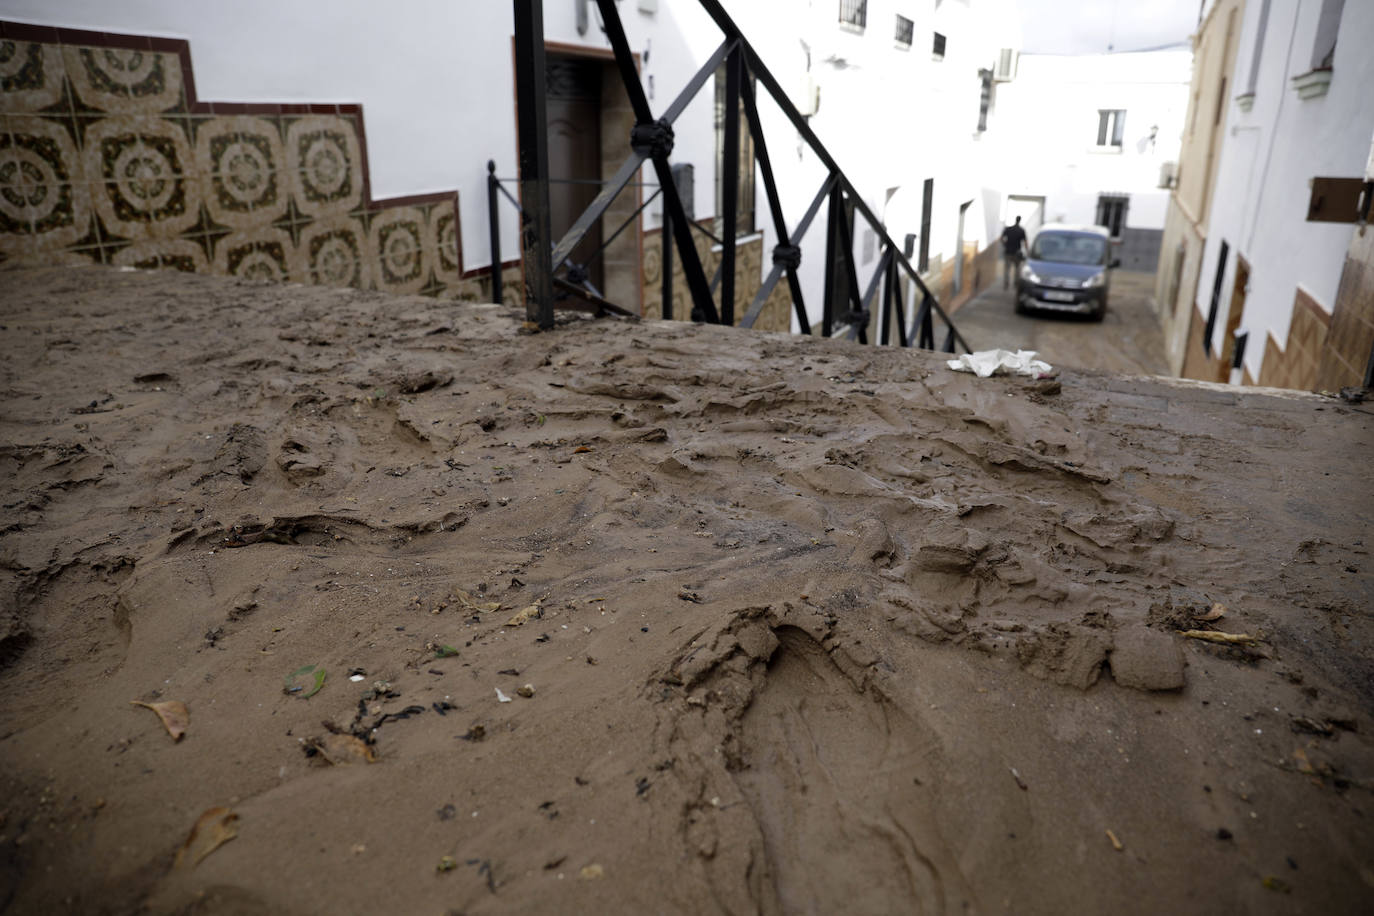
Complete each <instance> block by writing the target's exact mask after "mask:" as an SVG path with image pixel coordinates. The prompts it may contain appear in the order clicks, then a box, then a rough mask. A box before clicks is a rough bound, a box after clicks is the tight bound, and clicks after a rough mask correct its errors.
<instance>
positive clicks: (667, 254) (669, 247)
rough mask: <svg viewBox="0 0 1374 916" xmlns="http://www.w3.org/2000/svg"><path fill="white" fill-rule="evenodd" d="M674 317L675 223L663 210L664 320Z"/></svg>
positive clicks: (665, 208) (664, 209)
mask: <svg viewBox="0 0 1374 916" xmlns="http://www.w3.org/2000/svg"><path fill="white" fill-rule="evenodd" d="M672 317H673V221H672V220H670V219H668V208H667V207H664V208H663V318H664V320H665V321H670V320H672Z"/></svg>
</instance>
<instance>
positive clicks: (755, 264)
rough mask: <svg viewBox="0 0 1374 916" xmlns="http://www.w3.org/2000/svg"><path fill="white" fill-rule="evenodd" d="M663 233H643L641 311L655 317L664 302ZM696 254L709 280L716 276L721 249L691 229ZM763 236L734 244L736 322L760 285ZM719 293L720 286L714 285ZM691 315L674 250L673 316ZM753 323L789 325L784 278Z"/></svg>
mask: <svg viewBox="0 0 1374 916" xmlns="http://www.w3.org/2000/svg"><path fill="white" fill-rule="evenodd" d="M662 239H663V235H662V230H659V229H650V230H648V231H646V232H645V233H644V248H643V260H642V262H641V263H642V270H641V272H640V276H641V279H642V281H643V285H644V292H643V301H644V315H645V317H648V318H658V317H659V316H661V315H662V314H663V313H662V303H663V285H662V284H663V281H662V277H663V241H662ZM692 240H693V242H695V245H696V249H697V256H698V257H699V258H701V266H702V268H703V269H704V270H705V271H706V277H707V279H708V280H709V279H710V278H712V277H714V276H715V273H716V268H717V267H718V266H719V265H720V252H718V251H714V252H713V251H712V250H711V240H710V239H709V238H707V237H706V236H705V235H704V234H703V233H699V232H697V233H693V234H692ZM762 257H763V239H762V237H758V236H756V237H754V238H752V239H747V240H745V241H743V242H740V243H739V244H738V245H737V246H736V247H735V321H736V323H738V322H739V320H740V319H741V318H743V317H744V313H745V312H746V311H747V310H748V309H749V304H750V303H751V302H753V301H754V296H755V294H757V293H758V291H759V287H760V286H762V285H763V280H762V277H761V271H762V265H761V259H762ZM717 293H719V289H717ZM691 317H692V295H691V293H690V292H688V290H687V280H686V278H685V277H684V276H683V273H682V259H681V258H679V257H678V256H677V252H676V250H675V251H674V252H673V318H674V319H676V320H679V321H686V320H689V319H690V318H691ZM754 327H755V328H756V329H757V330H760V331H788V330H791V327H792V295H791V293H790V292H789V291H788V287H787V282H786V280H785V279H784V280H782V281H780V282H779V283H778V284H777V285H776V286H774V287H773V292H772V293H770V294H769V296H768V301H767V302H766V303H764V306H763V311H762V312H760V313H759V317H758V320H757V321H755V322H754Z"/></svg>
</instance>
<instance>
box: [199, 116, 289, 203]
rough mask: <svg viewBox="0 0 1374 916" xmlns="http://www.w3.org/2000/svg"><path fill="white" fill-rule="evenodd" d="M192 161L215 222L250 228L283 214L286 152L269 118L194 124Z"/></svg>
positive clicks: (286, 190)
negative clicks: (194, 138) (195, 126)
mask: <svg viewBox="0 0 1374 916" xmlns="http://www.w3.org/2000/svg"><path fill="white" fill-rule="evenodd" d="M195 165H196V171H197V173H198V176H199V177H200V179H201V181H202V184H203V194H204V197H205V203H206V206H207V207H208V208H209V212H210V216H211V217H212V218H214V219H215V221H217V222H219V223H222V224H223V225H225V226H230V227H232V228H235V229H249V228H252V227H255V226H261V225H263V224H264V223H272V222H275V221H276V220H278V219H280V218H281V217H282V215H283V214H284V213H285V212H286V201H287V198H288V196H289V193H290V192H289V185H290V182H289V180H288V178H287V175H288V171H287V167H286V155H285V152H284V151H283V149H282V142H281V133H280V130H279V129H278V125H277V124H275V123H273V122H272V121H270V120H268V119H266V118H256V117H248V116H242V115H240V116H236V117H228V118H212V119H210V120H209V121H206V122H204V123H202V124H199V125H198V126H197V128H196V146H195Z"/></svg>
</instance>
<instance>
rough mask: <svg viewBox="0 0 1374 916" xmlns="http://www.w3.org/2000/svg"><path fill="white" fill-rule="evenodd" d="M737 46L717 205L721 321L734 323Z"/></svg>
mask: <svg viewBox="0 0 1374 916" xmlns="http://www.w3.org/2000/svg"><path fill="white" fill-rule="evenodd" d="M740 61H741V55H740V50H739V46H738V45H736V46H735V47H734V49H733V50H731V51H730V56H729V57H727V58H725V115H724V117H725V125H724V127H725V137H724V141H725V149H724V157H723V158H724V161H723V162H722V163H721V171H722V172H724V174H723V175H722V176H721V177H722V178H723V179H724V182H723V183H722V185H721V203H720V208H721V211H722V214H721V215H722V216H724V218H725V219H724V221H723V228H724V230H725V231H724V232H723V233H722V241H723V243H724V244H722V245H721V251H720V274H721V278H720V322H721V324H724V325H733V324H734V323H735V241H736V238H737V237H738V236H739V83H740V70H741V66H740Z"/></svg>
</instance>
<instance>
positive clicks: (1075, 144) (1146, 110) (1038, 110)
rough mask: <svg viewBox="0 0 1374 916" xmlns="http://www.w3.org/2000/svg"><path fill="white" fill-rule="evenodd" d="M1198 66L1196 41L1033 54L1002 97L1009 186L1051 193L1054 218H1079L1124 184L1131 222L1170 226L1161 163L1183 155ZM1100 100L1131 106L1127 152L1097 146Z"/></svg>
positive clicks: (1087, 219)
mask: <svg viewBox="0 0 1374 916" xmlns="http://www.w3.org/2000/svg"><path fill="white" fill-rule="evenodd" d="M1191 69H1192V52H1191V51H1188V50H1165V51H1151V52H1138V53H1122V54H1095V55H1082V56H1074V57H1069V56H1058V55H1024V56H1023V57H1022V58H1021V67H1020V71H1019V72H1018V74H1017V77H1016V80H1015V81H1013V82H1012V83H1009V84H1007V85H1006V86H1005V87H1004V88H1003V89H1002V90H1000V91H999V98H998V103H999V106H1005V113H1004V114H1003V119H1004V122H1003V124H1002V125H1001V127H1000V131H1001V137H1000V138H1001V140H1002V142H1003V144H1004V150H1005V153H1004V155H1005V161H1006V162H1007V166H1008V178H1007V181H1006V184H1007V188H1008V191H1009V192H1010V193H1014V194H1027V195H1036V196H1044V198H1045V219H1046V221H1047V222H1051V221H1064V222H1071V223H1091V222H1093V220H1094V219H1095V217H1096V212H1097V197H1098V195H1099V194H1104V193H1124V194H1128V195H1129V196H1130V198H1131V203H1130V209H1129V211H1128V213H1127V219H1126V223H1127V225H1128V226H1130V227H1133V228H1142V229H1163V228H1164V219H1165V214H1166V212H1167V209H1168V191H1167V190H1164V189H1161V188H1159V174H1160V168H1161V166H1162V165H1163V164H1164V163H1165V162H1170V161H1177V159H1178V151H1179V148H1180V145H1181V143H1182V137H1183V128H1184V118H1185V116H1186V113H1187V107H1188V82H1189V78H1190V75H1191ZM1099 109H1124V110H1125V111H1126V128H1125V135H1124V138H1123V144H1122V147H1121V150H1120V152H1116V151H1110V152H1106V151H1103V150H1100V149H1099V148H1097V146H1096V141H1097V126H1098V111H1099ZM1152 127H1153V128H1157V130H1156V131H1155V134H1154V142H1153V143H1151V142H1150V139H1149V138H1150V133H1151V128H1152Z"/></svg>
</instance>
